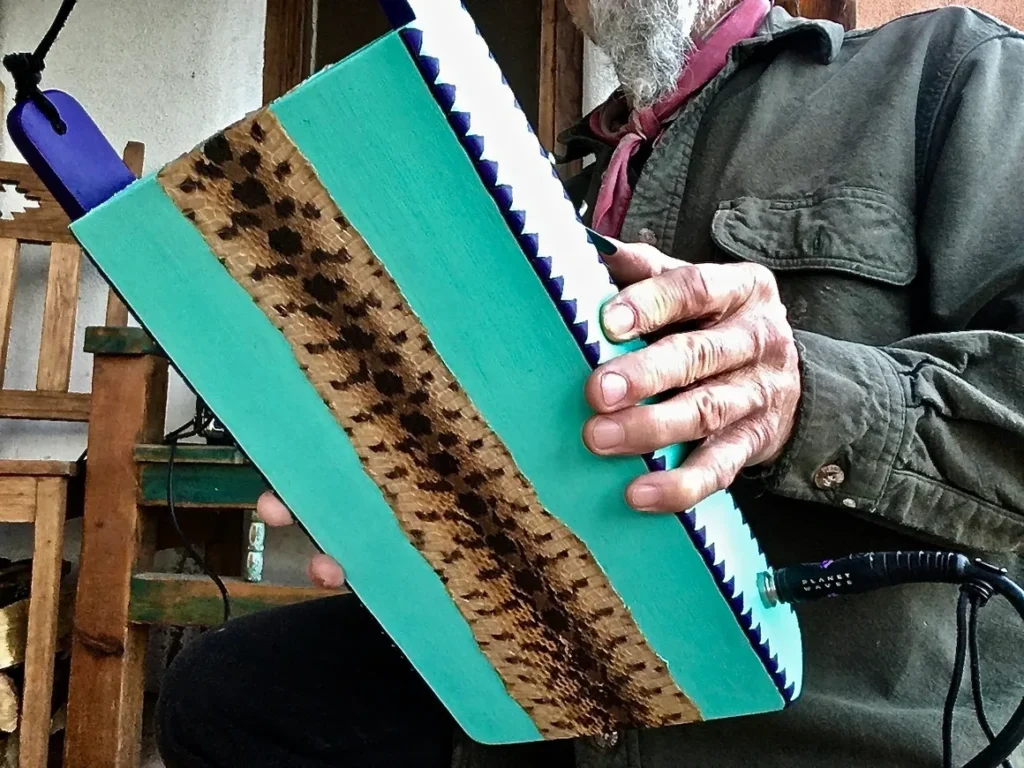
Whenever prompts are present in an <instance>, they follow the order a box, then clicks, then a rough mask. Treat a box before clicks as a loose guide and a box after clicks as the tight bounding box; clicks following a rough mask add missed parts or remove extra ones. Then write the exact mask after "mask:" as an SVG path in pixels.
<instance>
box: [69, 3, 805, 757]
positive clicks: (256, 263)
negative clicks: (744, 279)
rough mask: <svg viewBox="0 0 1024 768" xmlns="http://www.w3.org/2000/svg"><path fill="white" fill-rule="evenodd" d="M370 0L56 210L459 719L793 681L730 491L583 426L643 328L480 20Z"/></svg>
mask: <svg viewBox="0 0 1024 768" xmlns="http://www.w3.org/2000/svg"><path fill="white" fill-rule="evenodd" d="M384 5H385V7H386V8H387V10H388V12H389V15H390V17H391V18H392V21H393V23H394V24H395V26H396V31H394V32H393V33H391V34H389V35H387V36H385V37H383V38H382V39H380V40H378V41H377V42H375V43H373V44H371V45H370V46H368V47H366V48H364V49H362V50H361V51H359V52H358V53H356V54H354V55H353V56H351V57H350V58H348V59H346V60H345V61H342V62H340V63H339V64H336V65H334V66H332V67H331V68H329V69H327V70H324V71H322V72H320V73H318V74H317V75H315V76H313V77H312V78H310V79H309V80H308V81H307V82H305V83H303V84H302V85H301V86H299V87H298V88H296V89H295V90H294V91H292V92H291V93H289V94H287V95H286V96H284V97H283V98H281V99H279V100H278V101H276V102H274V103H273V104H271V105H270V106H268V107H266V108H265V109H263V110H261V111H260V112H257V113H255V114H253V115H250V116H249V117H247V118H245V120H243V121H240V122H239V123H238V124H236V125H235V126H232V127H231V128H229V129H227V130H226V131H225V132H224V133H222V134H219V135H218V136H217V137H213V138H212V139H211V140H210V141H208V142H206V143H205V144H204V145H203V146H202V147H200V148H197V149H196V150H195V151H194V152H192V153H190V154H189V155H186V156H184V157H182V158H180V159H179V160H176V161H174V162H173V163H171V164H169V165H168V166H167V167H165V168H163V169H161V170H160V171H158V172H157V173H156V174H152V175H150V176H148V177H146V178H144V179H142V180H139V181H138V182H136V183H134V184H132V185H131V186H129V187H128V188H127V189H125V190H124V191H121V192H119V193H118V194H117V195H116V196H114V197H113V198H112V199H110V200H109V201H107V202H106V203H104V204H102V205H100V206H99V207H97V208H95V209H94V210H92V211H91V212H89V213H87V214H86V215H85V216H84V217H83V218H81V219H80V220H79V221H77V222H75V223H74V224H73V226H72V231H73V232H74V234H75V236H76V237H77V238H78V239H79V241H80V242H81V243H82V245H83V246H84V247H85V249H86V250H87V252H88V253H89V255H90V257H91V258H92V259H93V260H94V262H95V263H96V264H97V266H98V268H99V269H100V270H101V271H102V272H103V273H104V275H105V276H106V277H107V279H108V280H109V281H110V282H111V283H112V284H113V286H114V287H115V288H116V289H117V291H118V292H119V293H120V294H121V295H122V296H123V297H124V299H125V300H126V302H127V304H128V305H129V306H130V307H131V309H132V310H133V312H134V313H135V314H136V316H137V317H138V318H139V319H140V321H141V322H142V323H143V325H145V327H146V328H147V329H148V330H149V332H150V333H151V334H152V335H153V336H154V337H155V339H156V340H157V342H158V343H159V344H160V345H161V346H162V347H163V349H164V350H165V351H166V352H167V353H168V355H169V356H170V358H171V359H172V361H173V362H174V364H175V366H176V367H177V368H178V370H179V371H180V372H181V373H182V375H183V376H184V378H185V379H186V380H187V381H188V382H189V383H190V385H191V386H192V387H193V388H194V389H195V390H196V392H197V393H199V395H200V396H202V397H203V399H204V400H205V401H206V402H207V403H208V404H209V405H210V407H211V408H212V409H213V410H214V411H215V412H216V413H217V415H218V417H219V418H220V420H221V421H222V422H223V423H224V424H225V425H226V427H227V428H228V429H229V430H230V432H231V433H232V434H233V435H234V436H235V438H236V439H237V440H238V442H239V444H240V446H241V447H242V449H243V450H244V451H245V452H246V453H247V455H248V456H249V457H250V459H251V460H252V461H253V462H254V463H255V464H256V465H257V466H258V467H259V468H260V469H261V471H262V472H263V473H264V474H265V476H266V477H267V479H268V481H269V482H270V484H271V485H272V486H273V487H274V488H275V490H276V491H277V492H278V494H279V495H280V496H281V498H282V499H283V500H284V501H285V502H286V503H287V504H288V505H289V507H290V508H291V509H292V510H293V512H294V513H295V515H296V517H297V518H298V519H299V520H300V521H301V523H302V524H303V526H304V527H305V528H306V530H307V531H308V532H309V533H310V535H311V536H312V537H313V538H314V539H315V540H316V542H317V543H318V545H319V546H320V547H321V548H322V549H323V550H324V551H325V552H327V553H329V554H330V555H332V556H334V557H335V558H337V559H338V560H339V561H340V562H341V563H343V564H344V566H345V569H346V572H347V574H348V577H349V581H350V584H351V586H352V588H353V590H354V591H355V592H356V593H357V594H358V595H359V597H360V599H361V600H362V601H363V602H364V604H365V605H366V606H367V608H368V609H369V610H370V611H371V612H372V613H373V614H374V615H375V616H376V617H377V618H378V620H379V621H380V622H381V624H382V626H383V627H384V629H385V631H386V632H387V633H388V634H389V635H390V636H391V638H392V639H393V640H394V642H395V643H396V644H397V645H398V647H399V648H401V649H402V651H403V652H404V653H405V654H406V656H407V657H408V659H409V660H410V662H411V663H412V664H413V665H414V667H415V668H416V669H417V670H418V672H419V673H420V674H421V675H422V676H423V678H424V679H425V680H426V682H427V683H428V684H429V685H430V686H431V687H432V688H433V690H434V691H435V692H436V693H437V695H438V696H439V698H440V699H441V700H442V701H443V702H444V703H445V705H446V706H447V707H448V708H449V710H450V711H451V712H452V714H453V716H454V717H455V718H456V720H457V721H458V722H459V724H460V725H461V726H462V727H463V728H464V730H465V731H466V732H467V733H468V734H469V735H470V736H471V737H472V738H474V739H476V740H478V741H480V742H484V743H514V742H524V741H534V740H538V739H542V738H567V737H574V736H583V735H593V734H598V733H603V732H606V731H608V730H610V729H612V728H617V727H655V726H658V725H670V724H674V723H683V722H691V721H695V720H700V719H715V718H723V717H733V716H740V715H748V714H753V713H758V712H767V711H773V710H777V709H780V708H782V707H783V706H785V705H786V704H787V703H788V702H790V701H792V700H793V699H795V698H796V697H797V696H798V695H799V690H800V681H801V664H802V661H801V643H800V636H799V628H798V626H797V621H796V618H795V615H794V613H793V612H792V610H791V609H790V608H788V607H786V606H778V607H771V608H770V607H768V606H767V605H766V604H765V603H764V602H763V601H762V600H761V597H760V595H759V592H758V578H759V575H760V574H761V573H763V572H764V571H765V570H767V568H768V564H767V563H766V561H765V558H764V556H763V554H762V553H761V551H760V549H759V547H758V546H757V543H756V542H755V541H754V540H753V538H752V536H751V534H750V531H749V529H748V528H747V527H746V525H745V523H744V522H743V519H742V515H741V514H740V512H739V510H738V509H737V508H736V506H735V504H734V503H733V501H732V499H731V496H730V495H729V494H728V493H726V492H722V493H719V494H716V495H715V496H713V497H712V498H710V499H708V500H707V501H705V502H704V503H702V504H701V505H699V506H698V507H697V508H696V509H694V510H690V511H688V512H686V513H684V514H680V515H679V516H647V515H639V514H636V513H635V512H633V511H631V510H630V509H629V508H628V507H627V505H626V504H625V501H624V498H623V489H624V488H625V486H626V484H627V483H628V482H629V481H630V480H631V479H632V478H633V477H635V476H636V475H638V474H640V473H642V472H644V471H647V470H648V469H650V468H665V467H672V466H676V465H678V463H679V462H680V461H681V459H682V456H683V454H684V452H683V450H682V449H681V448H679V447H675V448H672V449H670V450H667V451H662V452H659V453H658V454H657V455H655V456H650V457H646V458H645V459H641V458H621V459H607V458H598V457H595V456H593V455H591V454H590V453H589V452H588V451H587V450H586V449H585V448H584V446H583V445H582V442H581V440H580V427H581V425H582V424H583V422H584V421H585V419H586V418H587V417H588V415H589V414H588V411H587V406H586V404H585V402H584V400H583V397H582V387H583V383H584V380H585V378H586V376H587V375H588V373H589V372H590V371H591V370H592V368H593V367H594V366H595V365H597V364H599V363H600V362H603V361H605V360H607V359H610V358H612V357H614V356H616V355H619V354H623V353H624V352H626V351H628V350H630V349H634V348H636V345H623V346H616V345H613V344H611V343H609V342H608V341H607V339H605V338H604V336H603V335H602V333H601V330H600V324H599V322H598V316H599V311H600V307H601V305H602V304H603V303H604V302H605V301H607V300H608V299H609V298H610V297H611V296H612V295H613V294H614V292H615V288H614V286H613V284H612V283H611V281H610V279H609V277H608V274H607V271H606V270H605V268H604V266H603V265H602V264H601V263H600V260H599V257H598V255H597V253H596V251H595V249H594V248H593V246H592V245H591V244H590V242H589V240H588V237H587V233H586V230H585V228H584V227H583V226H582V224H581V223H580V222H579V220H578V218H577V216H576V213H575V211H574V209H573V206H572V204H571V203H570V202H569V201H568V199H567V198H566V196H565V194H564V190H563V189H562V186H561V184H560V182H559V181H558V179H557V176H555V174H554V173H553V169H552V167H551V164H550V161H549V160H548V158H547V156H546V154H545V153H544V152H543V150H542V149H541V147H540V145H539V143H538V141H537V139H536V137H535V136H534V134H533V132H532V131H531V130H530V127H529V125H528V123H527V121H526V118H525V116H524V115H523V114H522V112H521V110H519V108H518V105H517V104H516V103H515V99H514V97H513V95H512V93H511V91H510V90H509V89H508V87H507V85H505V84H504V83H503V78H502V77H501V73H500V70H499V69H498V66H497V64H496V63H495V62H494V61H493V59H492V58H491V57H490V56H489V54H488V50H487V46H486V44H485V42H484V41H483V40H482V39H481V38H480V37H479V36H478V35H477V33H476V30H475V27H474V26H473V23H472V19H470V17H469V15H468V14H467V13H466V11H465V10H464V9H463V8H462V6H461V4H460V3H459V2H458V1H457V0H418V1H414V2H385V3H384ZM289 201H290V202H289ZM314 243H316V244H317V246H316V247H314V245H313V244H314ZM317 249H319V250H317ZM318 269H322V273H321V272H317V271H316V270H318ZM310 270H313V272H311V271H310ZM314 273H315V274H314ZM289 291H293V292H292V293H289ZM296 292H301V293H303V296H304V297H305V298H304V299H302V300H295V298H296V296H298V293H296ZM282 297H284V298H282ZM289 297H290V298H289ZM304 302H308V303H304ZM289 304H291V305H292V306H290V307H289V306H287V305H289ZM318 334H319V335H318ZM332 334H333V335H332ZM410 338H412V339H415V340H416V346H415V348H412V347H410V346H408V345H409V343H410V342H409V339H410ZM364 341H365V342H366V344H365V345H364V344H363V342H364ZM367 360H369V364H368V367H367V365H365V364H364V363H366V361H367ZM382 361H384V362H382ZM388 361H390V363H389V362H388ZM391 363H393V364H394V373H395V376H394V377H391V376H390V372H389V371H388V370H386V369H387V366H388V365H390V364H391ZM395 378H397V379H400V381H399V382H398V383H396V382H395ZM442 384H444V386H441V385H442ZM371 395H372V396H373V398H376V399H373V398H371V397H370V396H371ZM378 396H379V397H378ZM360 397H362V398H364V399H363V400H360V399H359V398H360ZM414 403H415V404H417V406H422V408H420V409H418V410H417V409H412V405H411V404H414ZM410 409H412V410H410ZM420 417H423V418H425V419H426V420H427V426H426V427H423V426H422V424H423V423H424V422H423V421H422V420H421V419H420ZM415 425H420V426H415ZM400 426H401V428H400ZM374 430H376V431H374ZM410 441H411V442H410ZM403 446H404V447H403ZM474 446H475V447H474ZM478 449H479V450H478ZM484 454H486V458H481V456H482V455H484ZM382 462H383V463H382ZM431 494H434V495H433V496H432V495H431ZM432 500H433V501H432ZM470 502H473V503H470ZM477 502H479V507H477V506H475V505H476V504H477ZM460 526H461V527H460ZM570 559H572V562H573V563H575V565H573V566H572V567H570V566H567V565H564V564H565V563H567V562H569V561H570ZM470 561H472V567H469V566H467V565H466V563H468V562H470ZM527 582H529V586H528V587H525V586H524V584H526V583H527ZM577 588H578V589H577ZM549 609H551V611H553V612H549ZM556 625H557V626H556ZM338 684H339V685H343V684H344V681H338Z"/></svg>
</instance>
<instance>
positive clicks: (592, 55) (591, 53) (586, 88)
mask: <svg viewBox="0 0 1024 768" xmlns="http://www.w3.org/2000/svg"><path fill="white" fill-rule="evenodd" d="M617 85H618V80H617V79H616V77H615V72H614V71H613V70H612V67H611V64H610V63H609V62H608V58H607V57H606V56H605V55H604V54H603V53H602V52H601V51H600V49H598V48H596V47H595V46H594V45H593V43H591V42H590V41H589V40H586V41H585V42H584V46H583V112H584V114H586V113H587V112H589V111H590V110H592V109H593V108H594V107H596V106H597V105H598V104H600V103H601V102H602V101H604V100H605V99H606V98H608V95H609V94H610V93H611V92H612V91H613V90H615V88H616V86H617Z"/></svg>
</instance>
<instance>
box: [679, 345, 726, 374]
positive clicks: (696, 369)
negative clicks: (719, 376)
mask: <svg viewBox="0 0 1024 768" xmlns="http://www.w3.org/2000/svg"><path fill="white" fill-rule="evenodd" d="M680 346H681V349H680V360H681V361H683V363H684V365H685V368H686V369H687V370H688V371H689V372H690V373H689V377H688V378H689V379H690V380H691V381H696V380H699V379H703V378H706V377H707V376H708V374H709V372H711V371H714V370H717V369H718V362H719V360H721V358H722V354H723V351H722V349H721V348H720V347H719V345H717V344H715V343H714V342H712V341H711V340H710V339H709V338H708V337H707V336H705V335H703V334H687V335H685V336H680Z"/></svg>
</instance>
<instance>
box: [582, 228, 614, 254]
mask: <svg viewBox="0 0 1024 768" xmlns="http://www.w3.org/2000/svg"><path fill="white" fill-rule="evenodd" d="M587 232H588V234H589V235H590V242H592V243H593V244H594V247H595V248H597V252H598V253H600V254H601V255H602V256H613V255H614V254H616V253H617V252H618V250H619V249H618V248H617V247H616V245H615V243H613V242H612V241H611V240H609V239H608V238H606V237H602V236H601V235H599V234H597V232H595V231H594V230H592V229H588V230H587Z"/></svg>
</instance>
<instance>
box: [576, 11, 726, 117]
mask: <svg viewBox="0 0 1024 768" xmlns="http://www.w3.org/2000/svg"><path fill="white" fill-rule="evenodd" d="M733 4H734V0H590V12H591V16H592V18H593V30H594V42H595V43H596V44H597V46H598V47H599V48H601V49H602V50H603V51H604V53H605V54H606V55H607V56H608V58H609V59H610V60H611V63H612V66H613V67H614V68H615V72H616V74H617V75H618V77H619V81H620V82H621V83H622V87H623V89H624V90H625V91H626V94H627V95H628V96H629V97H630V98H631V99H632V101H633V104H634V106H636V107H639V108H642V107H648V106H651V105H652V104H654V103H655V102H657V101H658V100H659V99H660V98H661V97H663V96H665V95H666V94H668V93H671V92H672V91H673V90H675V87H676V82H677V81H678V80H679V76H680V75H681V74H682V71H683V67H684V66H685V64H686V58H687V56H688V54H689V53H690V50H691V49H692V47H693V43H692V42H691V37H692V35H693V32H694V30H695V29H696V28H697V27H698V26H700V27H704V26H706V25H707V24H708V23H709V22H711V21H713V20H714V19H715V18H716V16H717V15H718V14H720V13H721V12H723V11H724V10H725V9H726V8H728V7H729V6H731V5H733Z"/></svg>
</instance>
